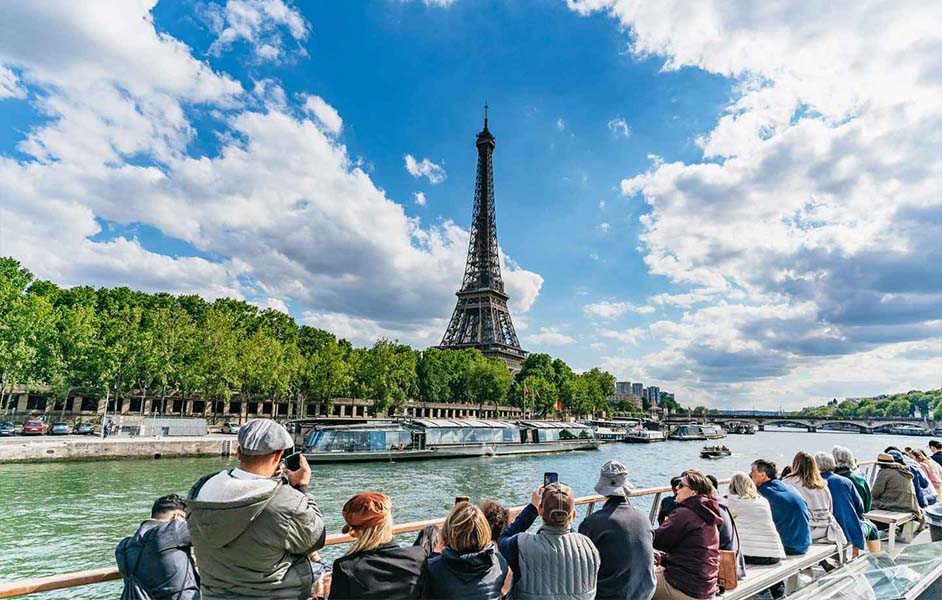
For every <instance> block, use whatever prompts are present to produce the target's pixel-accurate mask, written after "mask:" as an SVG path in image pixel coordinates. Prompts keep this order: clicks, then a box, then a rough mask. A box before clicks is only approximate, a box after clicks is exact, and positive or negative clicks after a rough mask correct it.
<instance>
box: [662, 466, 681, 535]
mask: <svg viewBox="0 0 942 600" xmlns="http://www.w3.org/2000/svg"><path fill="white" fill-rule="evenodd" d="M679 486H680V477H671V495H670V496H664V499H663V500H661V506H659V507H658V511H657V524H658V525H663V524H664V521H665V520H666V519H667V517H668V516H669V515H670V514H671V511H672V510H674V507H675V506H677V489H678V487H679Z"/></svg>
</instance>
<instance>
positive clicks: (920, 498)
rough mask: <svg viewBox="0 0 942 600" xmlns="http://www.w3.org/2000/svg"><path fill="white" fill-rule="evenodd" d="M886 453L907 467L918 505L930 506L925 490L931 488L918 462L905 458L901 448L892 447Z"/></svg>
mask: <svg viewBox="0 0 942 600" xmlns="http://www.w3.org/2000/svg"><path fill="white" fill-rule="evenodd" d="M884 453H886V454H889V455H890V456H892V457H893V460H895V461H896V462H898V463H899V464H901V465H903V466H905V467H906V468H907V469H908V470H909V472H910V473H912V475H913V491H914V492H916V503H917V504H919V507H920V508H925V507H926V506H928V505H929V502H928V501H927V499H926V493H925V491H924V490H925V489H926V488H928V487H929V480H928V479H926V478H925V476H924V475H923V474H922V471H920V470H919V468H918V467H917V465H916V461H914V460H913V459H911V458H908V457H906V456H903V453H902V452H900V450H899V448H897V447H896V446H890V447H888V448H887V449H886V450H884Z"/></svg>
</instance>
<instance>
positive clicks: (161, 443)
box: [0, 435, 238, 463]
mask: <svg viewBox="0 0 942 600" xmlns="http://www.w3.org/2000/svg"><path fill="white" fill-rule="evenodd" d="M237 444H238V442H237V440H236V438H235V436H215V435H213V436H201V437H179V438H178V437H175V438H140V437H110V438H105V439H101V438H97V437H68V438H49V437H45V436H44V437H42V438H21V437H16V438H0V463H23V462H38V461H70V460H112V459H118V458H140V459H151V460H153V459H155V458H180V457H185V456H220V457H225V456H234V455H235V450H236V446H237Z"/></svg>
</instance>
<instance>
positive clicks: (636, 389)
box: [631, 383, 644, 396]
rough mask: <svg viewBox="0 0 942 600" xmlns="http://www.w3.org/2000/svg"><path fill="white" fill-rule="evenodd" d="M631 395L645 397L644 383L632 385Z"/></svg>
mask: <svg viewBox="0 0 942 600" xmlns="http://www.w3.org/2000/svg"><path fill="white" fill-rule="evenodd" d="M631 393H632V394H634V395H635V396H643V395H644V384H643V383H632V384H631Z"/></svg>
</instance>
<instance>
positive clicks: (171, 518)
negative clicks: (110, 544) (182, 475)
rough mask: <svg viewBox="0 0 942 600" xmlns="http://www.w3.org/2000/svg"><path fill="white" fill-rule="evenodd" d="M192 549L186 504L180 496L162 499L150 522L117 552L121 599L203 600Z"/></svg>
mask: <svg viewBox="0 0 942 600" xmlns="http://www.w3.org/2000/svg"><path fill="white" fill-rule="evenodd" d="M190 549H191V543H190V530H189V529H188V528H187V526H186V503H185V502H184V501H183V498H181V497H180V496H178V495H176V494H170V495H169V496H161V497H160V498H158V499H157V501H156V502H154V506H153V508H151V511H150V519H147V520H146V521H144V522H143V523H141V525H140V527H138V528H137V531H136V532H135V533H134V535H132V536H130V537H126V538H124V539H123V540H121V542H120V543H118V547H117V549H116V550H115V552H114V555H115V560H117V562H118V571H120V572H121V577H122V578H123V579H124V591H123V592H122V594H121V599H122V600H137V599H138V598H153V599H154V600H164V599H167V600H170V599H173V600H199V598H200V586H199V579H197V577H196V571H195V569H194V566H193V558H192V556H190ZM145 594H146V595H145Z"/></svg>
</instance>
